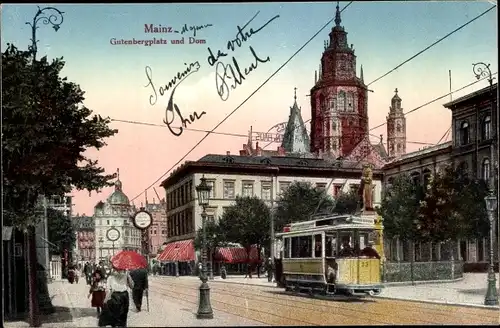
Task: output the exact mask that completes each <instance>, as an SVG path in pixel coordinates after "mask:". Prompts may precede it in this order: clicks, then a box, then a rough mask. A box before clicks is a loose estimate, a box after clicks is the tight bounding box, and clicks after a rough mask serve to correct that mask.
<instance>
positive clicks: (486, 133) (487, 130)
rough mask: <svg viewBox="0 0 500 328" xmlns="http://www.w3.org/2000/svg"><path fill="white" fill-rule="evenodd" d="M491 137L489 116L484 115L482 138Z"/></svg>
mask: <svg viewBox="0 0 500 328" xmlns="http://www.w3.org/2000/svg"><path fill="white" fill-rule="evenodd" d="M490 138H491V116H489V115H488V116H486V117H485V118H484V120H483V140H488V139H490Z"/></svg>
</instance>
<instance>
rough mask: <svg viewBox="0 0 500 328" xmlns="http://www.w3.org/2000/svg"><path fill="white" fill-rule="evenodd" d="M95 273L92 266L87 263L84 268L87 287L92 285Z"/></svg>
mask: <svg viewBox="0 0 500 328" xmlns="http://www.w3.org/2000/svg"><path fill="white" fill-rule="evenodd" d="M93 272H94V271H93V270H92V266H91V265H90V263H89V262H86V263H85V265H84V266H83V273H84V274H85V281H86V282H87V285H90V284H91V283H92V273H93Z"/></svg>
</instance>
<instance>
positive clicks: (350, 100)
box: [347, 92, 354, 112]
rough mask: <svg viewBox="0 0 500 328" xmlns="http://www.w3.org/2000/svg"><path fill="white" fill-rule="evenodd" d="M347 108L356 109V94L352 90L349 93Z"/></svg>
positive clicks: (349, 109)
mask: <svg viewBox="0 0 500 328" xmlns="http://www.w3.org/2000/svg"><path fill="white" fill-rule="evenodd" d="M347 110H348V111H350V112H352V111H354V94H353V93H352V92H349V93H347Z"/></svg>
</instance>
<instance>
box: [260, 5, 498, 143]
mask: <svg viewBox="0 0 500 328" xmlns="http://www.w3.org/2000/svg"><path fill="white" fill-rule="evenodd" d="M495 7H496V5H494V6H493V7H490V8H489V9H488V10H486V11H484V12H483V13H481V14H479V15H478V16H476V17H474V18H473V19H471V20H469V21H468V22H466V23H465V24H463V25H461V26H459V27H458V28H456V29H455V30H453V31H452V32H450V33H448V34H447V35H445V36H444V37H442V38H441V39H439V40H437V41H436V42H434V43H432V44H431V45H429V46H427V47H426V48H424V49H422V50H421V51H419V52H417V53H416V54H415V55H413V56H412V57H410V58H408V59H407V60H405V61H404V62H402V63H401V64H399V65H397V66H396V67H394V68H393V69H391V70H390V71H388V72H387V73H385V74H383V75H381V76H379V77H378V78H376V79H375V80H373V81H372V82H370V83H368V84H367V85H366V86H367V87H368V86H370V85H372V84H373V83H375V82H377V81H379V80H381V79H382V78H384V77H386V76H387V75H389V74H391V73H392V72H394V71H396V70H397V69H398V68H400V67H401V66H403V65H404V64H406V63H408V62H410V61H412V60H413V59H415V58H416V57H418V56H420V55H421V54H423V53H424V52H426V51H427V50H429V49H430V48H432V47H433V46H435V45H437V44H438V43H440V42H441V41H443V40H445V39H447V38H448V37H450V36H451V35H453V34H454V33H456V32H458V31H459V30H461V29H462V28H464V27H466V26H467V25H469V24H470V23H472V22H474V21H475V20H477V19H479V18H480V17H482V16H484V15H485V14H487V13H488V12H489V11H491V10H492V9H493V8H495ZM310 121H311V119H308V120H306V121H304V124H306V123H308V122H310ZM271 144H272V142H271V143H268V144H267V145H265V146H264V147H263V148H262V149H265V148H267V147H268V146H270V145H271Z"/></svg>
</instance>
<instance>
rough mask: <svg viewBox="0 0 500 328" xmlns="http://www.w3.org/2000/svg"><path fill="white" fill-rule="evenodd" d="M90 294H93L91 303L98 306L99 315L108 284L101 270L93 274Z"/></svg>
mask: <svg viewBox="0 0 500 328" xmlns="http://www.w3.org/2000/svg"><path fill="white" fill-rule="evenodd" d="M90 296H92V299H91V301H90V304H91V305H92V307H95V308H97V315H99V314H100V313H101V310H102V307H103V304H104V298H105V297H106V284H105V283H104V279H102V276H101V273H100V272H99V271H95V272H94V274H93V277H92V284H91V287H90V291H89V296H88V297H90Z"/></svg>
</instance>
